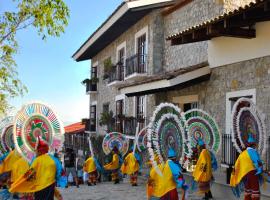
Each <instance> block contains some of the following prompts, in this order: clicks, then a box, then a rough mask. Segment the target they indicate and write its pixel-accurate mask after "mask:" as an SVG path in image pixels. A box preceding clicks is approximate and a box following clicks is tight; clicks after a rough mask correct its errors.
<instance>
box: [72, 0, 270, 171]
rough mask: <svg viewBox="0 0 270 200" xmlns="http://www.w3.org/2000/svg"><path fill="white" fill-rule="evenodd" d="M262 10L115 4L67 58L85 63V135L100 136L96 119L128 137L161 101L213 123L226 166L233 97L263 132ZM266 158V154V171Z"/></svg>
mask: <svg viewBox="0 0 270 200" xmlns="http://www.w3.org/2000/svg"><path fill="white" fill-rule="evenodd" d="M268 6H270V2H269V0H257V1H252V0H242V1H240V0H239V1H230V0H224V1H220V0H204V1H200V0H178V1H169V0H167V1H166V0H152V1H150V0H149V1H142V0H137V1H126V2H124V3H123V4H121V5H120V6H119V7H118V8H117V9H116V11H115V12H114V13H113V14H112V15H111V16H110V17H109V18H108V20H107V21H106V22H104V24H103V25H102V26H101V27H100V28H99V29H98V30H97V31H96V32H95V33H94V34H93V35H92V36H91V37H90V38H89V39H88V40H87V41H86V42H85V43H84V44H83V45H82V47H81V48H80V49H79V50H78V51H77V52H76V53H75V54H74V55H73V58H74V59H75V60H76V61H80V60H87V59H91V72H92V74H91V77H90V78H89V79H86V80H85V81H84V82H85V84H86V85H87V88H88V89H87V91H88V93H89V94H90V124H91V125H92V129H91V128H90V129H91V132H93V133H97V134H101V135H102V134H104V133H106V131H108V126H106V127H104V126H102V124H106V123H100V120H101V119H104V118H105V119H107V122H108V121H110V120H108V118H110V119H112V121H113V123H112V124H113V125H112V126H111V127H110V128H112V129H113V130H118V131H121V132H124V133H127V132H128V134H134V133H135V132H134V130H135V129H134V127H136V125H137V124H140V127H141V128H142V127H143V126H146V125H147V123H148V121H149V119H150V117H151V115H152V113H153V111H154V109H155V107H156V106H157V105H158V104H159V103H161V102H172V103H174V104H176V105H178V106H179V107H180V108H181V109H182V110H183V111H186V110H189V109H192V108H201V109H203V110H205V111H207V112H208V113H210V114H211V115H212V116H213V117H214V118H215V119H216V121H217V123H218V125H219V128H220V131H221V132H222V134H223V149H222V152H221V154H222V155H221V156H220V161H221V162H222V163H223V164H224V166H226V167H228V166H231V165H232V164H233V163H234V161H235V159H236V156H237V153H236V151H235V149H234V147H233V145H232V143H231V138H230V135H231V129H230V127H231V124H230V123H231V119H230V116H231V112H232V106H233V104H234V102H235V101H236V99H238V98H240V97H248V98H251V99H252V100H253V102H254V103H255V104H256V105H257V107H258V108H259V109H260V110H262V111H263V113H264V115H265V123H266V130H269V129H270V49H269V47H270V45H269V43H270V34H269V32H270V22H269V19H270V17H269V16H270V12H269V11H268ZM228 11H231V12H228ZM123 22H124V24H125V25H123ZM120 25H122V26H121V28H119V26H120ZM93 85H94V86H93ZM89 88H90V89H89ZM91 88H92V89H91ZM93 88H94V89H93ZM110 111H112V113H111V114H110ZM104 113H108V115H105V114H104ZM101 121H103V122H104V121H106V120H101ZM131 121H132V122H131ZM134 124H135V125H134ZM266 138H267V139H268V140H269V135H268V132H267V136H266ZM268 158H269V150H267V156H266V157H265V158H264V161H265V163H266V167H269V164H270V163H269V159H268Z"/></svg>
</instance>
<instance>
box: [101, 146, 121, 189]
mask: <svg viewBox="0 0 270 200" xmlns="http://www.w3.org/2000/svg"><path fill="white" fill-rule="evenodd" d="M119 168H120V156H119V150H118V148H117V147H114V148H113V158H112V161H111V162H110V163H108V164H106V165H104V169H105V170H110V171H111V172H112V181H114V184H118V183H119V172H118V171H119Z"/></svg>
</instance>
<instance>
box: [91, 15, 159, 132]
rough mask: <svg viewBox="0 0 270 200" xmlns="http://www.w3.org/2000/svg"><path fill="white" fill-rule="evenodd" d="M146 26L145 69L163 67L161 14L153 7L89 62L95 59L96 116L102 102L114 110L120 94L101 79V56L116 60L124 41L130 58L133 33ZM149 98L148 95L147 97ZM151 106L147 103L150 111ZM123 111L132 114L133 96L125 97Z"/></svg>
mask: <svg viewBox="0 0 270 200" xmlns="http://www.w3.org/2000/svg"><path fill="white" fill-rule="evenodd" d="M146 26H148V63H147V70H148V71H147V73H148V74H149V75H150V74H153V73H157V72H160V71H161V70H162V55H163V54H162V53H163V43H162V42H160V41H162V40H163V38H164V34H163V30H164V29H163V28H162V26H163V18H162V17H161V15H160V11H159V10H156V11H153V12H151V13H150V14H149V15H147V16H145V17H144V18H143V19H141V20H140V21H139V22H137V23H136V24H135V25H134V26H132V27H131V28H130V29H129V30H127V31H126V32H125V33H123V34H122V35H121V36H119V37H118V38H117V39H116V40H115V41H113V42H112V43H111V44H110V45H108V46H107V47H106V48H105V49H103V50H102V51H101V52H99V53H98V54H97V55H96V56H95V57H94V58H93V59H92V63H96V62H98V67H97V71H98V78H99V82H98V94H97V120H98V121H99V119H100V114H101V113H102V110H103V104H105V103H110V106H109V107H110V108H109V109H110V110H112V111H113V112H114V113H115V112H116V102H115V97H116V96H117V95H119V94H120V93H119V91H118V89H117V88H115V87H110V86H108V85H107V81H106V80H103V74H104V65H103V63H104V60H105V59H107V58H109V57H111V60H112V63H113V64H115V63H116V62H117V61H116V59H117V58H116V54H117V52H116V49H117V46H119V45H120V44H121V43H123V42H124V41H125V42H126V58H129V57H131V56H133V55H134V54H135V34H136V33H137V32H138V31H140V30H141V29H143V28H144V27H146ZM150 99H151V98H150ZM151 108H152V107H149V109H150V111H149V112H148V111H147V113H150V112H152V109H151ZM125 115H126V116H134V98H133V97H130V98H128V97H126V98H125ZM97 132H98V133H99V134H104V133H105V132H104V128H102V127H100V126H99V124H97Z"/></svg>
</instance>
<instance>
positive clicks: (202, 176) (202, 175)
mask: <svg viewBox="0 0 270 200" xmlns="http://www.w3.org/2000/svg"><path fill="white" fill-rule="evenodd" d="M198 149H199V152H200V153H199V158H198V161H197V163H196V167H195V170H194V171H193V174H192V175H193V178H194V181H195V182H197V183H198V186H199V193H201V194H204V195H205V197H204V198H203V199H205V200H208V199H213V195H212V192H211V188H210V183H211V180H212V179H213V171H215V170H216V169H217V161H216V158H215V155H214V154H213V153H211V152H210V151H209V150H208V149H207V148H206V146H205V143H204V141H203V140H202V139H199V140H198Z"/></svg>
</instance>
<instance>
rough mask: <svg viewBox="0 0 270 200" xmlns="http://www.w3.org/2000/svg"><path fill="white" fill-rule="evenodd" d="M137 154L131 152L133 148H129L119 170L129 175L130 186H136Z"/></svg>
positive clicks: (138, 166)
mask: <svg viewBox="0 0 270 200" xmlns="http://www.w3.org/2000/svg"><path fill="white" fill-rule="evenodd" d="M138 156H139V155H138V154H137V155H136V153H133V148H130V150H129V154H128V155H127V156H126V158H125V160H124V163H123V164H122V166H121V171H122V173H123V174H128V175H129V176H130V184H131V185H132V186H137V185H138V184H137V179H138V172H139V169H140V165H139V161H140V158H139V157H138Z"/></svg>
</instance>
